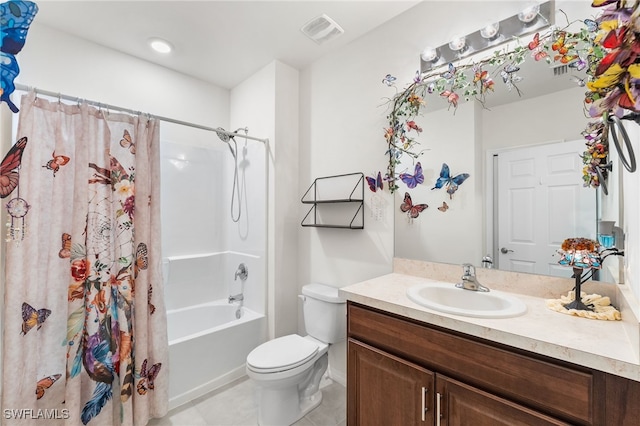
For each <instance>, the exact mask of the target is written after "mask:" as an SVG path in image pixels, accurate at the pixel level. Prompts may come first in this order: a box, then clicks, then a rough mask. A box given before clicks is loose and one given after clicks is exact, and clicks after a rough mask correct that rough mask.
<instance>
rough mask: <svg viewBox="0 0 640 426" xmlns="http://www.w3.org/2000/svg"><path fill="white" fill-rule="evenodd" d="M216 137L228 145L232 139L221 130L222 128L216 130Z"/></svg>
mask: <svg viewBox="0 0 640 426" xmlns="http://www.w3.org/2000/svg"><path fill="white" fill-rule="evenodd" d="M216 135H218V137H219V138H220V140H221V141H222V142H224V143H229V139H231V138H232V136H229V135H228V134H227V131H226V130H225V129H223V128H222V127H218V128H217V129H216Z"/></svg>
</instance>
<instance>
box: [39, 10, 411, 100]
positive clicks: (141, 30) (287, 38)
mask: <svg viewBox="0 0 640 426" xmlns="http://www.w3.org/2000/svg"><path fill="white" fill-rule="evenodd" d="M37 3H38V6H39V8H40V11H39V12H38V14H37V16H36V18H35V21H34V25H35V23H36V22H37V24H44V25H47V26H50V27H53V28H56V29H58V30H61V31H64V32H66V33H69V34H72V35H74V36H77V37H81V38H84V39H87V40H90V41H92V42H95V43H98V44H100V45H103V46H107V47H110V48H112V49H115V50H118V51H121V52H124V53H127V54H130V55H132V56H136V57H139V58H142V59H145V60H147V61H150V62H153V63H156V64H158V65H162V66H165V67H167V68H170V69H173V70H175V71H179V72H182V73H184V74H188V75H192V76H194V77H197V78H199V79H201V80H204V81H207V82H210V83H213V84H215V85H218V86H220V87H223V88H227V89H231V88H233V87H235V86H236V85H237V84H238V83H240V82H242V81H244V80H245V79H247V78H248V77H250V76H251V75H253V74H254V73H255V72H256V71H258V70H260V69H261V68H262V67H264V66H266V65H267V64H269V63H270V62H272V61H273V60H276V59H277V60H279V61H282V62H284V63H285V64H288V65H290V66H292V67H294V68H297V69H304V68H305V67H306V66H307V65H308V64H310V63H312V62H313V61H315V60H317V59H318V58H320V57H321V56H323V55H325V54H327V53H329V52H331V51H332V50H335V49H338V48H340V47H341V46H344V45H345V44H347V43H349V42H351V41H353V40H355V39H356V38H358V37H360V36H361V35H363V34H365V33H367V32H369V31H371V30H372V29H374V28H375V27H377V26H379V25H381V24H383V23H384V22H386V21H388V20H390V19H391V18H393V17H394V16H396V15H398V14H400V13H402V12H404V11H406V10H407V9H409V8H411V7H412V6H414V5H416V4H417V3H419V1H418V0H413V1H396V0H394V1H380V0H378V1H364V0H356V1H308V0H295V1H293V0H289V1H266V0H262V1H244V0H235V1H93V0H85V1H56V0H49V1H44V0H42V1H38V2H37ZM323 13H325V14H327V15H328V16H330V17H331V18H332V19H334V20H335V21H336V22H337V23H338V24H339V25H340V26H341V27H342V28H343V29H344V31H345V32H344V34H343V35H342V36H340V37H339V38H336V39H334V40H331V41H329V42H327V43H325V44H323V45H318V44H316V43H315V42H313V41H312V40H310V39H308V38H307V37H306V36H305V35H304V34H302V32H301V31H300V28H301V27H302V26H303V25H304V24H306V23H307V22H308V21H310V20H312V19H313V18H315V17H317V16H319V15H321V14H323ZM150 37H161V38H164V39H166V40H168V41H170V42H171V43H172V44H173V45H174V47H175V49H174V52H172V53H171V54H168V55H160V54H157V53H155V52H153V51H151V49H149V46H148V44H147V40H148V39H149V38H150Z"/></svg>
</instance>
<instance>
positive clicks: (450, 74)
mask: <svg viewBox="0 0 640 426" xmlns="http://www.w3.org/2000/svg"><path fill="white" fill-rule="evenodd" d="M456 71H457V69H456V67H455V66H454V65H453V64H452V63H451V62H449V67H448V68H447V71H445V72H443V73H442V77H443V78H445V79H446V80H453V78H454V77H455V76H456Z"/></svg>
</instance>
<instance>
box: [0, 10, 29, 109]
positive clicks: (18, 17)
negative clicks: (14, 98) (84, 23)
mask: <svg viewBox="0 0 640 426" xmlns="http://www.w3.org/2000/svg"><path fill="white" fill-rule="evenodd" d="M36 13H38V6H37V5H36V4H35V3H33V2H30V1H9V2H6V3H2V4H0V90H1V93H0V101H4V102H6V103H7V105H9V108H10V109H11V111H13V112H14V113H16V112H18V107H17V106H16V105H15V104H14V103H13V102H11V99H10V98H9V95H11V93H13V91H14V90H15V86H14V84H13V80H14V79H15V78H16V77H17V76H18V73H19V72H20V68H19V67H18V61H16V58H15V55H17V54H18V53H19V52H20V51H21V50H22V48H23V47H24V43H25V42H26V39H27V31H28V30H29V25H31V22H32V21H33V18H34V17H35V16H36Z"/></svg>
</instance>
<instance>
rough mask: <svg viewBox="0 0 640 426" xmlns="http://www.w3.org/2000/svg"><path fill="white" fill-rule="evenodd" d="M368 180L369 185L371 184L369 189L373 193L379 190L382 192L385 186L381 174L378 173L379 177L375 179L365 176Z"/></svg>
mask: <svg viewBox="0 0 640 426" xmlns="http://www.w3.org/2000/svg"><path fill="white" fill-rule="evenodd" d="M365 177H366V178H367V183H368V184H369V189H370V190H371V191H373V192H376V191H377V190H378V188H380V191H382V189H383V186H382V174H380V172H378V177H377V178H374V177H369V176H365Z"/></svg>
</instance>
